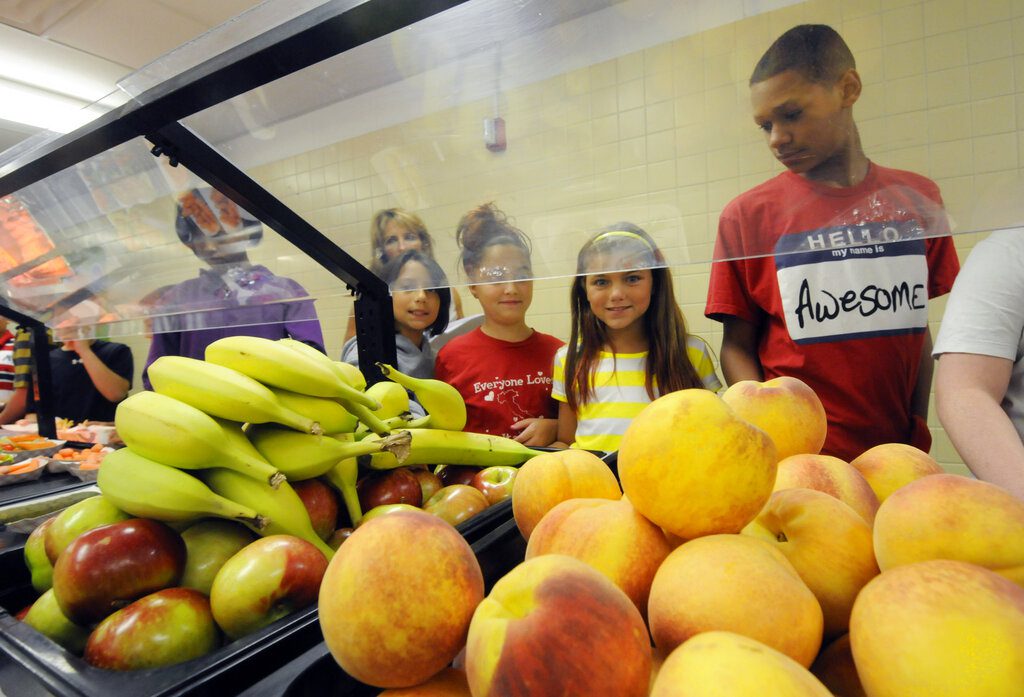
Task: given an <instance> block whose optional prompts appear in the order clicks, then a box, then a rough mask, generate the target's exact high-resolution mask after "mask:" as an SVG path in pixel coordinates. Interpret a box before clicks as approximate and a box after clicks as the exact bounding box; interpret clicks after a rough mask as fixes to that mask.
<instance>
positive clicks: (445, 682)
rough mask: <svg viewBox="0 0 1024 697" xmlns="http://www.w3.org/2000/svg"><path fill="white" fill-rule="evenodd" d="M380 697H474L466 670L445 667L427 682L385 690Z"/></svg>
mask: <svg viewBox="0 0 1024 697" xmlns="http://www.w3.org/2000/svg"><path fill="white" fill-rule="evenodd" d="M378 697H472V695H470V693H469V683H468V682H466V673H465V671H461V670H456V669H455V668H445V669H444V670H442V671H441V672H440V673H438V674H437V675H435V676H434V677H432V678H431V679H430V680H427V681H426V682H425V683H422V684H420V685H415V686H413V687H398V688H395V689H392V690H384V691H383V692H381V693H380V695H378Z"/></svg>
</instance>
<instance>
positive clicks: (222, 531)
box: [179, 518, 256, 595]
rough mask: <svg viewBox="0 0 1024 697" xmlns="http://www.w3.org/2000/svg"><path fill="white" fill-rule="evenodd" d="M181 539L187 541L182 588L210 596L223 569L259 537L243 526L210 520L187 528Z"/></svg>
mask: <svg viewBox="0 0 1024 697" xmlns="http://www.w3.org/2000/svg"><path fill="white" fill-rule="evenodd" d="M181 539H182V540H184V541H185V549H186V557H185V570H184V572H182V574H181V581H180V582H179V585H181V586H182V587H184V588H194V589H195V590H197V591H199V592H200V593H203V594H204V595H209V594H210V587H211V586H212V585H213V579H214V578H216V576H217V572H218V571H220V567H222V566H224V564H225V563H226V562H227V560H228V559H230V558H231V557H233V556H235V554H236V553H237V552H238V551H239V550H240V549H242V548H243V547H245V546H246V545H247V544H250V543H251V542H252V541H253V540H255V539H256V535H254V534H253V533H252V531H251V530H249V528H247V527H245V526H244V525H242V524H241V523H236V522H234V521H231V520H220V519H216V518H207V519H205V520H200V521H199V522H198V523H195V524H194V525H190V526H189V527H187V528H185V529H184V530H183V531H182V533H181Z"/></svg>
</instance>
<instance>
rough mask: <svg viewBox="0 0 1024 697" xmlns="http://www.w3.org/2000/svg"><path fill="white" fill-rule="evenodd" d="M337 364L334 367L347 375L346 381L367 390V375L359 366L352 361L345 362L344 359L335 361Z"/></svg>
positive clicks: (359, 388)
mask: <svg viewBox="0 0 1024 697" xmlns="http://www.w3.org/2000/svg"><path fill="white" fill-rule="evenodd" d="M334 362H335V363H336V365H335V366H334V369H335V370H337V371H338V372H339V373H341V374H342V375H344V376H345V381H346V382H347V383H348V384H350V385H352V387H354V388H356V389H357V390H363V391H365V390H366V376H365V375H363V372H362V371H361V370H359V368H357V367H355V366H354V365H352V364H351V363H345V362H343V361H334Z"/></svg>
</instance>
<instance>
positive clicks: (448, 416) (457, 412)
mask: <svg viewBox="0 0 1024 697" xmlns="http://www.w3.org/2000/svg"><path fill="white" fill-rule="evenodd" d="M377 366H378V367H379V368H380V370H381V372H382V373H384V375H385V377H388V378H390V379H392V380H394V381H395V382H397V383H398V384H399V385H401V386H402V387H404V388H406V389H407V390H411V391H412V392H413V394H415V395H416V401H417V402H419V403H420V404H421V405H422V406H423V408H424V409H425V410H426V411H427V414H429V415H430V427H431V428H438V429H441V430H444V431H461V430H462V429H464V428H465V427H466V401H465V400H464V399H462V395H461V394H459V391H458V390H457V389H455V388H454V387H452V386H451V385H449V384H448V383H446V382H441V381H440V380H433V379H430V378H414V377H412V376H410V375H405V374H403V373H400V372H399V371H397V370H395V369H394V368H392V367H391V366H390V365H388V364H386V363H378V364H377Z"/></svg>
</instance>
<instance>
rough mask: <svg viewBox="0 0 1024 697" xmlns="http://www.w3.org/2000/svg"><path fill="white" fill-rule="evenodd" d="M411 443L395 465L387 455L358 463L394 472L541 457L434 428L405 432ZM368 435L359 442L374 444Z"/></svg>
mask: <svg viewBox="0 0 1024 697" xmlns="http://www.w3.org/2000/svg"><path fill="white" fill-rule="evenodd" d="M408 433H410V434H411V435H412V443H411V444H410V447H409V455H408V457H406V458H405V461H404V462H399V461H398V459H397V458H395V456H394V455H392V454H391V453H389V452H378V453H373V454H372V455H369V456H363V457H361V458H360V459H359V462H360V464H365V465H366V466H368V467H369V468H370V469H375V470H380V469H394V468H395V467H398V466H400V465H439V464H447V465H477V466H480V467H491V466H493V465H521V464H523V463H524V462H526V461H527V460H529V459H530V458H531V457H534V456H536V455H541V454H543V451H541V450H533V449H532V448H528V447H526V446H525V445H523V444H522V443H520V442H518V441H514V440H512V439H511V438H503V437H502V436H489V435H485V434H483V433H471V432H469V431H445V430H442V429H438V428H416V429H409V430H408ZM378 438H379V436H376V435H369V436H367V437H366V438H364V439H363V441H362V442H366V441H370V442H373V441H375V440H377V439H378Z"/></svg>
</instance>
